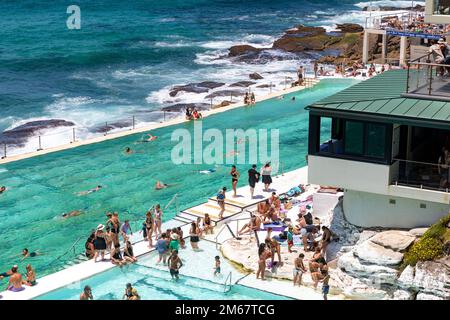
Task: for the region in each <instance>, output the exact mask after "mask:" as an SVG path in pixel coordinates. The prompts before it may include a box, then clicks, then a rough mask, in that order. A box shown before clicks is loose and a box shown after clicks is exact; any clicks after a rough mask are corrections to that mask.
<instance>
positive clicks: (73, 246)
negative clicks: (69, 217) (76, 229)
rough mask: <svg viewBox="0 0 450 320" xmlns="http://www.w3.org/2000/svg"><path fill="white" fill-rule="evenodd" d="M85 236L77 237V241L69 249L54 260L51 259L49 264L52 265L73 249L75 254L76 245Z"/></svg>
mask: <svg viewBox="0 0 450 320" xmlns="http://www.w3.org/2000/svg"><path fill="white" fill-rule="evenodd" d="M84 237H85V236H80V237H78V238H77V240H75V242H74V243H73V244H72V245H71V246H70V248H69V249H67V250H66V251H65V252H64V253H63V254H61V255H60V256H58V257H57V258H55V259H54V260H53V261H51V262H50V263H49V264H48V265H49V266H50V265H52V264H54V263H55V262H57V261H59V260H60V259H61V258H62V257H64V256H66V255H67V254H68V253H69V252H70V251H72V250H73V254H74V255H75V254H76V253H75V246H76V245H77V244H78V243H79V242H80V240H81V239H83V238H84Z"/></svg>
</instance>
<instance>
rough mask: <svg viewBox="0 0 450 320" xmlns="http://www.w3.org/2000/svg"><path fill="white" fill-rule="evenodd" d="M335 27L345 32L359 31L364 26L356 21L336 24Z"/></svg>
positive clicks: (361, 30)
mask: <svg viewBox="0 0 450 320" xmlns="http://www.w3.org/2000/svg"><path fill="white" fill-rule="evenodd" d="M336 29H338V30H340V31H341V32H345V33H359V32H363V31H364V28H363V27H362V26H360V25H359V24H356V23H343V24H337V27H336Z"/></svg>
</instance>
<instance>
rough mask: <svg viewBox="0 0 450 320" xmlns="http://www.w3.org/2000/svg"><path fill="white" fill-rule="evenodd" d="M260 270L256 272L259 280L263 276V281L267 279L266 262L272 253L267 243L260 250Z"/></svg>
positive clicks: (260, 246)
mask: <svg viewBox="0 0 450 320" xmlns="http://www.w3.org/2000/svg"><path fill="white" fill-rule="evenodd" d="M258 256H259V260H258V270H257V271H256V279H259V277H260V276H261V280H266V279H265V271H266V260H267V259H268V258H270V256H271V253H270V250H269V249H267V247H266V244H265V243H261V244H260V245H259V248H258Z"/></svg>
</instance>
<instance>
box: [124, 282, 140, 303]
mask: <svg viewBox="0 0 450 320" xmlns="http://www.w3.org/2000/svg"><path fill="white" fill-rule="evenodd" d="M123 299H125V300H141V297H140V296H139V294H138V292H137V290H136V289H135V288H133V287H132V286H131V283H127V286H126V288H125V294H124V295H123Z"/></svg>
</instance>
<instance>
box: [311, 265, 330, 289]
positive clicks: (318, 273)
mask: <svg viewBox="0 0 450 320" xmlns="http://www.w3.org/2000/svg"><path fill="white" fill-rule="evenodd" d="M327 275H328V265H327V264H326V263H325V264H324V265H323V266H322V267H321V268H319V269H317V268H316V269H315V270H314V272H311V279H312V280H313V281H314V289H316V288H317V285H318V284H319V281H323V280H324V279H325V278H326V276H327ZM327 293H328V292H327Z"/></svg>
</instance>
